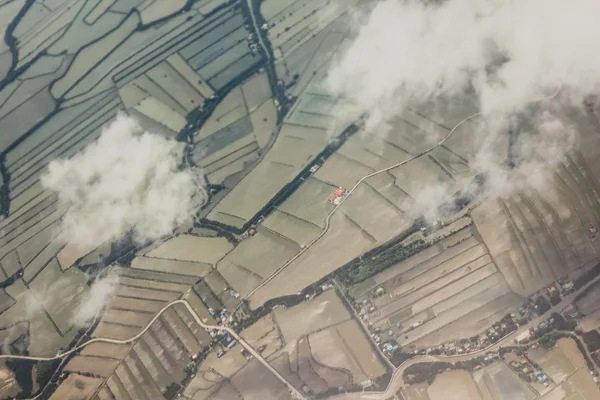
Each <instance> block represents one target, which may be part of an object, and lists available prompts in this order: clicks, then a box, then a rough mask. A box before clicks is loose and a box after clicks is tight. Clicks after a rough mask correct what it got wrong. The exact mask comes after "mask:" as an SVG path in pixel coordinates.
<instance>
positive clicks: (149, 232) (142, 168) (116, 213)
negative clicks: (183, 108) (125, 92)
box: [42, 115, 205, 247]
mask: <svg viewBox="0 0 600 400" xmlns="http://www.w3.org/2000/svg"><path fill="white" fill-rule="evenodd" d="M182 146H183V145H182V144H180V143H177V142H175V141H172V140H168V139H165V138H163V137H161V136H159V135H155V134H151V133H148V132H143V131H142V129H141V128H140V127H139V125H138V124H137V123H136V122H135V121H134V120H133V119H131V118H128V117H126V116H123V115H120V116H118V117H117V119H116V120H115V121H114V122H112V123H111V124H109V125H108V126H107V127H105V128H104V130H103V132H102V134H101V136H100V138H99V139H98V140H97V141H96V142H95V143H93V144H90V145H89V146H87V147H86V148H85V149H83V150H82V151H81V152H80V153H78V154H77V155H75V156H73V157H72V158H70V159H66V160H55V161H53V162H52V163H50V165H49V166H48V170H47V172H46V173H45V174H44V175H43V176H42V184H43V185H44V187H46V188H48V189H50V190H53V191H55V192H56V193H58V196H59V199H60V201H61V202H62V203H65V204H68V205H69V209H68V211H67V213H66V215H65V216H64V218H63V221H62V226H61V229H62V235H63V236H64V239H65V241H67V242H70V243H74V244H79V245H81V246H86V247H89V246H98V245H100V244H102V243H105V242H107V241H111V240H118V239H119V238H121V237H122V236H123V235H124V234H125V233H127V232H129V231H130V230H133V232H134V238H135V239H136V240H137V241H138V242H143V241H145V240H148V239H157V238H159V237H161V236H163V235H166V234H169V233H170V232H171V231H172V230H173V229H174V228H175V227H176V226H177V225H179V224H181V223H182V222H184V221H185V220H186V219H187V218H189V217H190V216H191V214H192V213H193V211H194V207H195V206H196V205H197V202H198V201H204V200H205V192H204V189H203V188H202V187H200V186H199V185H202V184H204V182H205V181H204V178H203V177H202V176H200V175H197V176H196V175H195V174H194V173H193V172H192V171H190V170H181V171H180V170H179V169H178V164H179V161H180V157H181V150H182ZM194 196H195V197H194Z"/></svg>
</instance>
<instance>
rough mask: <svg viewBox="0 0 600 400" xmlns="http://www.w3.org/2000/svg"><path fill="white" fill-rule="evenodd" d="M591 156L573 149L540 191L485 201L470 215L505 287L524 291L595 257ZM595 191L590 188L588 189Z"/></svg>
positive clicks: (594, 186) (596, 208)
mask: <svg viewBox="0 0 600 400" xmlns="http://www.w3.org/2000/svg"><path fill="white" fill-rule="evenodd" d="M595 164H596V163H595V162H594V161H593V159H586V158H585V156H584V155H583V154H582V153H580V152H578V151H575V152H573V153H572V154H570V155H569V156H568V157H567V158H566V160H565V162H564V163H563V164H561V165H559V166H558V167H557V168H556V169H555V173H554V176H553V177H552V180H551V185H549V186H548V188H547V189H546V190H545V192H544V193H537V192H535V191H533V190H529V191H526V192H525V193H520V194H518V195H514V196H511V197H510V198H506V199H503V200H498V201H494V200H489V201H486V202H484V203H483V204H482V205H480V206H479V207H477V208H476V209H475V210H474V212H473V216H474V219H475V223H476V225H477V228H478V230H479V231H480V233H481V235H482V237H483V239H484V241H485V242H486V244H487V245H488V247H489V248H490V252H491V255H492V257H493V258H494V259H495V261H496V263H497V264H498V267H499V268H500V270H501V271H502V273H503V274H504V276H505V277H506V279H507V281H508V283H509V284H510V285H511V288H512V289H513V290H514V291H516V292H518V293H521V294H524V295H527V294H529V293H531V292H534V291H536V290H537V289H539V288H540V287H542V286H544V285H546V284H547V283H549V282H551V281H553V280H555V279H556V278H558V277H561V276H564V275H567V274H571V273H573V274H577V273H578V270H579V269H581V268H583V267H589V266H591V265H594V264H595V263H596V262H597V260H598V255H597V254H598V252H599V251H600V242H598V240H592V235H591V234H590V232H589V227H590V226H595V225H596V224H597V222H598V218H600V214H599V210H600V202H599V201H598V199H597V198H596V195H595V194H594V193H597V191H598V188H597V187H598V183H597V182H596V180H595V179H593V178H592V177H593V176H594V175H593V172H592V170H590V165H595ZM594 191H596V192H594Z"/></svg>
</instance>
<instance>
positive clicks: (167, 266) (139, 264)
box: [131, 256, 212, 278]
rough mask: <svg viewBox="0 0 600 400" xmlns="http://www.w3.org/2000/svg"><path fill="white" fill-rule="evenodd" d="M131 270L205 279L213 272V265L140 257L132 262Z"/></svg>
mask: <svg viewBox="0 0 600 400" xmlns="http://www.w3.org/2000/svg"><path fill="white" fill-rule="evenodd" d="M131 268H136V269H144V270H148V271H159V272H170V273H172V274H179V275H190V276H196V277H200V278H201V277H203V276H206V275H208V274H209V273H210V272H211V271H212V265H211V264H207V263H203V262H192V261H180V260H166V259H162V258H151V257H144V256H138V257H136V258H134V259H133V261H132V262H131Z"/></svg>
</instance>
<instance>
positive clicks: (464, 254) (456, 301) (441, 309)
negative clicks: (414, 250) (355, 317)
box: [350, 219, 522, 347]
mask: <svg viewBox="0 0 600 400" xmlns="http://www.w3.org/2000/svg"><path fill="white" fill-rule="evenodd" d="M468 222H469V221H467V220H465V219H461V220H460V221H458V222H457V223H459V225H458V227H457V229H458V228H462V229H461V230H459V231H458V232H456V233H453V234H450V232H451V231H448V234H449V236H447V237H445V238H444V239H442V240H441V241H440V242H438V243H437V244H434V245H432V246H431V247H430V248H427V249H425V250H424V251H422V252H420V253H418V254H416V255H415V256H412V257H409V258H408V259H406V260H404V261H402V262H400V263H398V264H396V265H393V266H391V267H390V268H388V269H386V270H384V271H382V272H380V273H379V274H377V275H375V276H373V277H371V278H368V279H366V280H365V281H363V282H361V283H359V284H357V285H355V286H354V287H351V288H350V294H351V295H352V296H353V297H354V298H355V300H356V301H357V302H358V303H360V302H362V301H363V300H364V299H369V300H370V301H371V304H372V305H373V306H374V307H375V310H373V311H371V312H369V313H368V314H367V317H368V321H369V322H371V323H373V324H374V326H375V327H380V328H381V329H382V330H392V334H393V336H395V337H396V338H397V340H398V342H399V343H402V344H403V345H409V344H412V345H418V346H426V347H431V346H433V345H437V344H440V343H443V342H445V341H448V340H452V339H462V338H464V337H468V336H472V335H473V332H474V331H473V329H477V331H478V332H479V331H483V330H485V329H486V328H487V327H488V326H489V323H490V322H495V321H496V320H497V319H500V318H501V317H502V316H503V315H505V313H506V311H507V310H511V309H512V308H514V307H515V306H517V305H518V304H520V303H521V302H522V298H520V297H519V296H517V295H516V294H514V293H512V292H511V291H510V288H509V287H508V285H507V283H506V281H505V280H504V277H503V275H502V274H500V273H499V272H498V271H497V269H496V266H495V265H494V263H493V260H492V258H491V257H490V255H489V254H488V253H487V250H486V248H485V246H484V245H483V244H482V243H481V241H480V240H479V239H478V237H476V236H475V235H474V234H475V232H474V230H473V228H472V227H470V226H468V225H469V224H468ZM440 235H441V234H440ZM378 288H383V289H384V294H383V295H381V296H377V295H376V294H375V291H376V289H378ZM503 313H504V314H503ZM397 323H401V326H399V327H398V326H396V324H397ZM416 323H418V324H419V325H420V326H418V327H416V328H415V329H412V330H409V328H411V326H412V325H413V324H416ZM465 335H466V336H465ZM413 342H414V344H413Z"/></svg>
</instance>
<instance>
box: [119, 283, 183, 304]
mask: <svg viewBox="0 0 600 400" xmlns="http://www.w3.org/2000/svg"><path fill="white" fill-rule="evenodd" d="M180 295H181V294H180V293H178V292H168V291H162V290H150V289H144V288H137V287H132V286H126V285H119V287H118V288H117V290H115V296H125V297H134V298H137V299H145V300H160V301H166V302H170V301H173V300H175V299H177V298H178V297H179V296H180Z"/></svg>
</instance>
